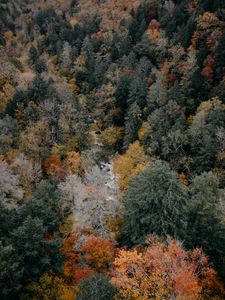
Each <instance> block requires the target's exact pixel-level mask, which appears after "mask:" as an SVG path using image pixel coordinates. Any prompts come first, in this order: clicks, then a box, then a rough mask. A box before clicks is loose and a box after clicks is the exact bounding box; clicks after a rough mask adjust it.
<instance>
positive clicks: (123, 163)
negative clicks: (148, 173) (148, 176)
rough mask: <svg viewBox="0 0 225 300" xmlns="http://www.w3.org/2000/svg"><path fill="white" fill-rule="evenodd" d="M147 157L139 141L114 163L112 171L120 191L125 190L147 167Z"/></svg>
mask: <svg viewBox="0 0 225 300" xmlns="http://www.w3.org/2000/svg"><path fill="white" fill-rule="evenodd" d="M147 161H148V160H147V156H146V155H145V153H144V150H143V148H142V146H141V145H140V142H139V141H136V142H134V143H133V144H131V145H130V146H129V148H128V150H127V151H126V152H125V153H124V154H123V155H120V156H118V157H117V158H116V159H115V161H114V171H115V173H116V174H117V175H118V177H119V185H120V188H121V190H124V189H126V188H127V186H128V183H129V182H130V180H131V179H132V178H133V177H134V176H135V175H137V174H139V173H140V172H141V171H143V170H144V169H145V168H146V167H147Z"/></svg>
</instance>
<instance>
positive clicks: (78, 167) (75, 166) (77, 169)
mask: <svg viewBox="0 0 225 300" xmlns="http://www.w3.org/2000/svg"><path fill="white" fill-rule="evenodd" d="M65 165H66V168H67V170H68V171H69V172H71V173H74V174H78V175H82V173H83V170H84V169H83V165H82V161H81V157H80V153H79V152H75V151H70V152H67V158H66V161H65Z"/></svg>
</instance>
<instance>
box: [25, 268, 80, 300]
mask: <svg viewBox="0 0 225 300" xmlns="http://www.w3.org/2000/svg"><path fill="white" fill-rule="evenodd" d="M27 290H28V291H29V294H30V295H31V297H29V300H37V299H42V300H52V299H58V300H74V298H75V291H74V288H72V287H69V286H68V285H67V284H66V283H65V282H64V280H63V279H62V278H60V277H58V276H54V275H52V274H47V273H45V274H44V275H42V276H41V277H40V279H39V281H38V282H32V283H30V284H29V285H28V286H27ZM23 298H24V299H27V298H25V297H23V296H22V299H23Z"/></svg>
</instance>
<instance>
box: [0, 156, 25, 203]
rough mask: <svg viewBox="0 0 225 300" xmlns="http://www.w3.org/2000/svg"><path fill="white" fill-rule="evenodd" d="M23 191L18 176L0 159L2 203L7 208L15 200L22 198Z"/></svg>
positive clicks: (0, 194)
mask: <svg viewBox="0 0 225 300" xmlns="http://www.w3.org/2000/svg"><path fill="white" fill-rule="evenodd" d="M23 193H24V192H23V190H22V188H21V187H20V182H19V176H18V175H15V174H13V172H12V170H11V169H10V167H9V166H8V164H7V163H6V162H3V161H0V196H1V201H2V203H3V204H4V205H6V206H7V207H9V208H10V207H14V206H16V201H17V200H21V199H22V198H23Z"/></svg>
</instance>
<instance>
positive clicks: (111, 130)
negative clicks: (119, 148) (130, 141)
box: [99, 126, 124, 146]
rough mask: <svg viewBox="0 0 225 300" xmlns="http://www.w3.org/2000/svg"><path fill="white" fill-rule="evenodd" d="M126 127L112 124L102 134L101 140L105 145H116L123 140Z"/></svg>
mask: <svg viewBox="0 0 225 300" xmlns="http://www.w3.org/2000/svg"><path fill="white" fill-rule="evenodd" d="M123 134H124V128H123V127H118V126H110V127H108V128H106V129H105V130H104V131H103V132H102V133H101V135H100V137H99V140H100V141H101V142H102V143H103V144H105V145H109V146H111V145H115V144H117V143H119V142H120V141H122V140H123Z"/></svg>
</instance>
